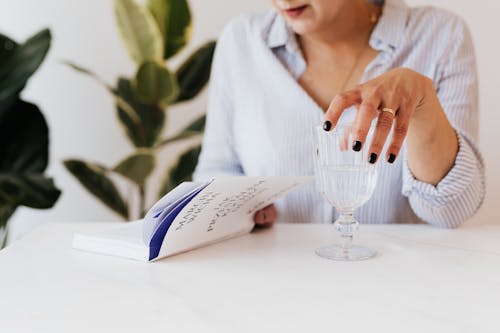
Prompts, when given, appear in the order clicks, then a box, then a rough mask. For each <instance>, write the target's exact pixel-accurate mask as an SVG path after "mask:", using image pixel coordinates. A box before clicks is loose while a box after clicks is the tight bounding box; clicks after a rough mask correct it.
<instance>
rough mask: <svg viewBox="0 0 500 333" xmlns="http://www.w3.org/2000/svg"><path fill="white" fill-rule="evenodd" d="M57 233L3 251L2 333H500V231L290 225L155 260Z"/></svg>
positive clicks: (49, 227)
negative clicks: (331, 248) (81, 248)
mask: <svg viewBox="0 0 500 333" xmlns="http://www.w3.org/2000/svg"><path fill="white" fill-rule="evenodd" d="M104 225H105V224H89V223H83V224H82V223H80V224H70V223H67V224H45V225H43V226H41V227H39V228H38V229H37V230H35V231H34V232H32V233H31V234H29V235H28V236H26V237H25V238H24V239H23V240H21V241H18V242H16V243H15V244H13V245H12V246H10V247H8V248H7V249H5V250H3V251H1V252H0V332H5V333H11V332H12V333H14V332H15V333H19V332H36V333H42V332H50V333H56V332H146V331H153V332H171V333H174V332H175V333H179V332H405V333H407V332H440V333H446V332H453V333H456V332H475V333H476V332H500V226H481V227H474V226H466V227H463V228H460V229H457V230H439V229H436V228H433V227H430V226H425V225H420V226H417V225H413V226H411V225H371V226H362V227H361V229H360V231H359V237H358V238H357V239H356V240H357V242H358V243H363V244H364V245H368V246H371V247H373V248H376V249H377V250H378V251H379V252H380V254H379V255H378V256H377V257H376V258H374V259H371V260H368V261H363V262H334V261H328V260H325V259H322V258H319V257H317V256H316V255H315V254H314V252H313V251H314V249H315V248H316V247H317V246H319V245H325V244H328V243H330V242H331V241H333V240H336V239H338V238H337V235H336V232H335V231H334V230H333V228H332V227H331V226H328V225H278V226H276V227H275V228H273V229H271V230H265V231H259V232H256V233H252V234H250V235H247V236H243V237H240V238H237V239H232V240H229V241H226V242H223V243H219V244H216V245H212V246H209V247H205V248H202V249H198V250H195V251H192V252H188V253H185V254H181V255H178V256H175V257H171V258H166V259H163V260H160V261H157V262H154V263H142V262H135V261H130V260H127V259H120V258H114V257H106V256H100V255H95V254H90V253H84V252H78V251H75V250H72V249H71V239H72V235H73V233H74V232H75V231H79V232H80V231H81V232H88V231H95V230H99V229H101V228H102V227H103V226H104Z"/></svg>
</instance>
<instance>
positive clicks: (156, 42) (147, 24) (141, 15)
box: [115, 0, 163, 64]
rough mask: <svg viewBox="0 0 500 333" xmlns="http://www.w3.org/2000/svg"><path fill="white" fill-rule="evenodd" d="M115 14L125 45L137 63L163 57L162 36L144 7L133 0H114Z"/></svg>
mask: <svg viewBox="0 0 500 333" xmlns="http://www.w3.org/2000/svg"><path fill="white" fill-rule="evenodd" d="M115 15H116V20H117V22H118V28H119V30H120V35H121V37H122V40H123V42H124V43H125V47H126V49H127V50H128V52H129V54H130V56H131V58H132V59H133V60H134V61H135V62H136V63H137V64H140V63H142V62H144V61H148V60H155V59H156V60H158V61H160V60H162V59H163V38H162V35H161V32H160V29H159V27H158V25H157V24H156V21H155V19H154V17H153V15H152V14H151V13H150V12H149V11H148V10H147V8H146V7H144V6H143V5H140V4H138V3H137V2H136V1H135V0H115Z"/></svg>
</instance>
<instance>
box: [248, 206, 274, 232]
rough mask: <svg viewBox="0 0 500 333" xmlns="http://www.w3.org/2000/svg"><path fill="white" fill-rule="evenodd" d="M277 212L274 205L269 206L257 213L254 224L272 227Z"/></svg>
mask: <svg viewBox="0 0 500 333" xmlns="http://www.w3.org/2000/svg"><path fill="white" fill-rule="evenodd" d="M276 217H277V212H276V208H275V207H274V205H269V206H267V207H264V208H262V209H261V210H259V211H257V212H256V213H255V215H254V217H253V219H254V222H255V224H256V225H257V226H260V227H270V226H272V225H273V224H274V222H275V221H276Z"/></svg>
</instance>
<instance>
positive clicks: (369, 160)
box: [368, 153, 377, 164]
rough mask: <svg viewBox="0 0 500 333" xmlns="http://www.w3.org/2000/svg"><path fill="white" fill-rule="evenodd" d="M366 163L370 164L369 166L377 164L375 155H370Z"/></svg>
mask: <svg viewBox="0 0 500 333" xmlns="http://www.w3.org/2000/svg"><path fill="white" fill-rule="evenodd" d="M368 162H370V163H371V164H374V163H375V162H377V154H375V153H371V154H370V158H369V159H368Z"/></svg>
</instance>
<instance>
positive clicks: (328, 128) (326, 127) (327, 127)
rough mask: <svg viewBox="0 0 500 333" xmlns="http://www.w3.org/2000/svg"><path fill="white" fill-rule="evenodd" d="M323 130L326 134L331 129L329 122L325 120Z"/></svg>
mask: <svg viewBox="0 0 500 333" xmlns="http://www.w3.org/2000/svg"><path fill="white" fill-rule="evenodd" d="M323 129H324V130H325V131H327V132H328V131H329V130H331V129H332V123H331V122H330V121H329V120H326V121H325V122H324V123H323Z"/></svg>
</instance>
